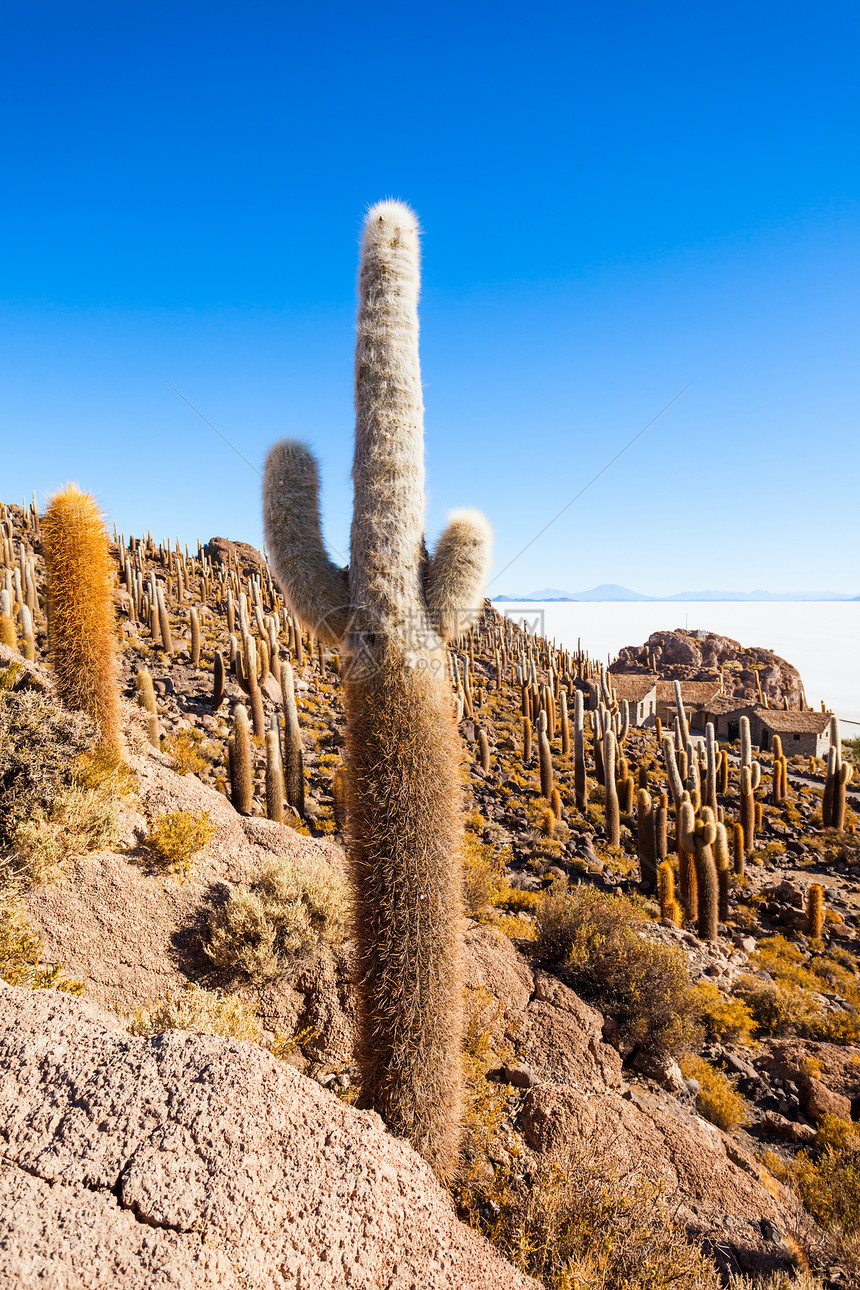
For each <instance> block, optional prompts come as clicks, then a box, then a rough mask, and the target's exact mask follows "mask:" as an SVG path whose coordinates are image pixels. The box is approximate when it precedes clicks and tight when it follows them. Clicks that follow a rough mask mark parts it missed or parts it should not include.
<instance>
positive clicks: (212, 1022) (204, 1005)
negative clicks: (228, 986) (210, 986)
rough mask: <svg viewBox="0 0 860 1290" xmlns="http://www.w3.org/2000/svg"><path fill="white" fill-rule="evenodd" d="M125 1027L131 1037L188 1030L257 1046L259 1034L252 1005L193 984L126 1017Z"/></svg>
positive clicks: (255, 1007)
mask: <svg viewBox="0 0 860 1290" xmlns="http://www.w3.org/2000/svg"><path fill="white" fill-rule="evenodd" d="M128 1028H129V1032H130V1033H131V1034H132V1035H146V1036H148V1035H160V1034H162V1033H163V1032H164V1031H165V1030H188V1031H190V1032H191V1033H192V1034H206V1035H224V1036H226V1037H227V1038H230V1039H244V1040H246V1041H247V1042H248V1043H249V1044H256V1043H258V1042H259V1040H260V1036H261V1035H262V1033H263V1028H262V1026H261V1025H260V1022H259V1020H258V1019H257V1004H256V1003H246V1002H245V1001H244V1000H243V999H240V998H239V997H238V996H237V995H235V994H228V995H221V994H216V993H214V992H213V991H211V990H202V989H200V987H199V986H195V985H189V986H188V987H187V988H186V989H185V990H183V991H181V992H179V993H177V994H170V995H166V996H165V997H164V998H163V999H156V1000H155V1002H154V1003H151V1004H149V1005H148V1006H147V1007H145V1008H140V1009H139V1011H137V1012H136V1013H135V1014H134V1016H133V1017H131V1018H130V1020H129V1026H128Z"/></svg>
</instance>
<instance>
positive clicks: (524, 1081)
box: [502, 1062, 539, 1088]
mask: <svg viewBox="0 0 860 1290" xmlns="http://www.w3.org/2000/svg"><path fill="white" fill-rule="evenodd" d="M502 1070H503V1073H504V1077H505V1079H506V1080H507V1081H508V1083H509V1084H511V1085H513V1087H514V1088H533V1087H534V1085H535V1084H537V1083H539V1080H538V1077H537V1075H535V1073H534V1071H533V1070H532V1068H531V1066H529V1065H528V1064H527V1063H526V1062H517V1064H516V1065H515V1066H504V1067H503V1068H502Z"/></svg>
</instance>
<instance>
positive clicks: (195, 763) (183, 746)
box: [162, 730, 212, 775]
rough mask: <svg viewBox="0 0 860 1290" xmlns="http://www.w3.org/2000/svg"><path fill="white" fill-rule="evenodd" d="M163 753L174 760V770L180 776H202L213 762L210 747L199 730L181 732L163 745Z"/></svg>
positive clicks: (169, 737) (168, 738)
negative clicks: (209, 754) (208, 754)
mask: <svg viewBox="0 0 860 1290" xmlns="http://www.w3.org/2000/svg"><path fill="white" fill-rule="evenodd" d="M162 751H163V752H166V753H167V755H168V757H172V758H173V769H174V770H175V771H176V772H177V774H179V775H201V774H202V773H203V772H204V771H205V770H208V769H209V765H210V763H211V761H212V757H211V756H207V753H209V752H210V749H209V745H208V744H207V742H206V740H205V739H204V737H203V735H201V734H200V732H199V731H198V730H180V731H179V733H178V734H175V735H169V736H168V737H167V738H166V739H165V740H164V742H163V743H162Z"/></svg>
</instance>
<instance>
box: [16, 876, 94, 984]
mask: <svg viewBox="0 0 860 1290" xmlns="http://www.w3.org/2000/svg"><path fill="white" fill-rule="evenodd" d="M42 951H43V945H42V941H41V939H40V938H39V937H38V936H36V935H34V934H33V932H31V931H30V927H29V925H28V923H27V918H26V915H25V913H24V906H23V904H22V903H21V897H20V894H19V892H18V889H17V886H16V885H15V883H13V882H7V883H5V884H4V886H3V887H2V889H0V978H2V979H3V980H4V981H5V982H6V983H7V985H18V986H27V987H29V988H30V989H33V990H63V991H65V993H66V994H82V993H83V989H84V983H83V981H78V980H76V979H74V978H72V977H67V976H64V975H63V972H62V969H61V968H60V967H59V966H58V965H57V964H50V963H43V962H42Z"/></svg>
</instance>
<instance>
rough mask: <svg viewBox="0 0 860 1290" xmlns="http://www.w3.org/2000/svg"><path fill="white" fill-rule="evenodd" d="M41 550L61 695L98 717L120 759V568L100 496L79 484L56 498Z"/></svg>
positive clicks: (70, 704)
mask: <svg viewBox="0 0 860 1290" xmlns="http://www.w3.org/2000/svg"><path fill="white" fill-rule="evenodd" d="M42 545H43V551H44V556H45V567H46V569H47V574H48V601H49V641H48V646H49V654H50V659H51V664H52V666H53V669H54V673H55V676H56V683H57V692H58V694H59V696H60V699H61V700H62V702H63V704H64V705H65V706H66V707H67V708H72V709H79V710H82V711H84V712H86V713H87V714H88V716H90V717H92V718H93V720H94V721H95V722H96V723H97V725H98V727H99V740H100V742H101V744H102V745H103V746H104V747H105V748H108V749H110V750H111V751H112V752H114V753H117V754H118V753H119V752H120V751H121V739H120V706H119V689H118V686H117V673H116V639H115V636H114V607H113V570H112V566H111V561H110V553H109V549H108V535H107V531H106V529H105V524H104V517H103V515H102V513H101V511H100V510H99V508H98V506H97V504H96V502H95V500H94V498H92V497H90V496H88V494H86V493H82V492H81V491H80V489H78V488H77V487H76V486H75V485H74V484H68V485H67V486H66V487H65V488H64V489H63V490H62V492H59V493H57V494H56V495H55V496H54V497H53V498H52V499H51V502H50V504H49V506H48V509H47V511H46V512H45V516H44V519H43V521H42Z"/></svg>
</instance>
